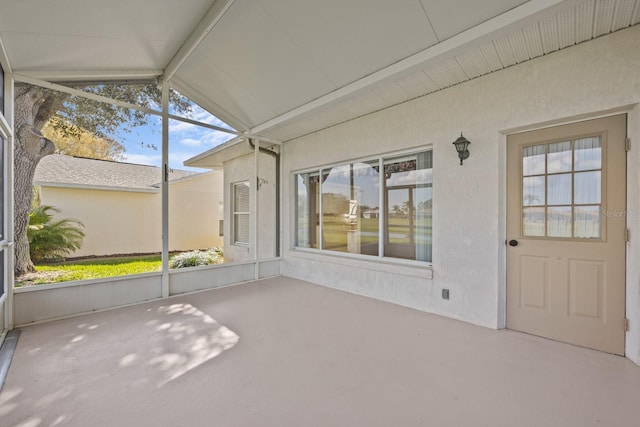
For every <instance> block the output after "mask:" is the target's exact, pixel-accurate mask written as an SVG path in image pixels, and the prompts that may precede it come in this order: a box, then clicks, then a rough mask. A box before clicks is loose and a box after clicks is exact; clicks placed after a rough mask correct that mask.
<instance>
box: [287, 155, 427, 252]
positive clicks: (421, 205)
mask: <svg viewBox="0 0 640 427" xmlns="http://www.w3.org/2000/svg"><path fill="white" fill-rule="evenodd" d="M381 170H382V171H383V173H380V171H381ZM431 170H432V155H431V151H423V152H419V153H413V154H409V155H402V156H394V157H384V158H378V159H374V160H367V161H360V162H353V163H348V164H342V165H336V166H327V167H325V168H322V169H319V170H314V171H309V172H305V173H299V174H296V177H295V182H296V191H295V194H296V204H295V206H296V230H295V234H296V246H297V247H301V248H314V249H323V250H330V251H338V252H347V253H353V254H363V255H371V256H377V257H391V258H403V259H411V260H417V261H426V262H431V253H432V244H431V235H432V234H431V199H432V195H431V187H432V178H431Z"/></svg>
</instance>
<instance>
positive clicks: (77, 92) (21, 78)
mask: <svg viewBox="0 0 640 427" xmlns="http://www.w3.org/2000/svg"><path fill="white" fill-rule="evenodd" d="M13 78H14V80H15V81H16V82H21V83H28V84H30V85H34V86H40V87H44V88H46V89H51V90H56V91H58V92H62V93H68V94H70V95H75V96H82V97H84V98H87V99H91V100H93V101H98V102H105V103H107V104H113V105H117V106H118V107H122V108H129V109H132V110H138V111H142V112H143V113H147V114H153V115H155V116H160V115H162V112H161V111H158V110H153V109H151V108H146V107H141V106H139V105H135V104H130V103H128V102H123V101H118V100H117V99H111V98H107V97H106V96H102V95H96V94H95V93H90V92H84V91H82V90H78V89H74V88H71V87H68V86H62V85H59V84H56V83H51V82H47V81H44V80H40V79H36V78H34V77H29V76H25V75H22V74H14V75H13Z"/></svg>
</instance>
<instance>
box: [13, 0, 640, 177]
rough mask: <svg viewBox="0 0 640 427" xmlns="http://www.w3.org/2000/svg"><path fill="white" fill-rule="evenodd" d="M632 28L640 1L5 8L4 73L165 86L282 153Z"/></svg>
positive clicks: (407, 0) (113, 3)
mask: <svg viewBox="0 0 640 427" xmlns="http://www.w3.org/2000/svg"><path fill="white" fill-rule="evenodd" d="M638 22H640V0H586V1H585V0H529V1H526V0H482V1H476V0H446V1H444V0H399V1H388V0H349V1H345V0H323V1H311V0H304V1H303V0H217V1H213V0H181V1H174V0H108V1H107V0H83V1H77V0H57V1H50V0H22V1H15V0H0V42H1V47H2V55H3V56H4V63H5V64H8V66H9V67H10V70H5V71H12V72H14V73H16V74H23V75H28V76H30V77H36V78H40V79H43V80H48V81H82V80H93V81H95V80H100V79H114V80H123V79H125V80H126V79H155V78H161V79H162V78H163V79H165V80H169V81H170V82H171V83H172V85H173V86H174V87H176V88H177V89H178V90H179V91H181V92H182V93H183V94H185V95H187V96H188V97H190V98H192V99H193V100H194V101H196V102H197V103H199V104H200V105H201V106H202V107H204V108H205V109H207V110H208V111H210V112H211V113H212V114H214V115H216V116H217V117H219V118H220V119H222V120H224V121H225V122H227V123H228V124H230V125H231V126H233V127H234V128H236V129H237V130H239V131H246V132H248V133H250V134H253V135H257V136H261V137H265V138H271V139H274V140H277V141H287V140H290V139H293V138H296V137H299V136H301V135H305V134H308V133H311V132H314V131H317V130H320V129H323V128H326V127H329V126H332V125H335V124H338V123H341V122H344V121H347V120H350V119H353V118H356V117H359V116H363V115H365V114H368V113H371V112H373V111H377V110H380V109H383V108H386V107H389V106H391V105H394V104H398V103H401V102H404V101H407V100H410V99H413V98H416V97H419V96H422V95H425V94H428V93H431V92H435V91H438V90H441V89H443V88H446V87H449V86H452V85H455V84H458V83H461V82H464V81H466V80H470V79H473V78H475V77H478V76H481V75H484V74H487V73H491V72H493V71H497V70H500V69H502V68H505V67H509V66H511V65H514V64H517V63H520V62H523V61H526V60H528V59H531V58H535V57H538V56H542V55H545V54H548V53H551V52H554V51H557V50H559V49H562V48H564V47H568V46H571V45H574V44H576V43H580V42H583V41H586V40H589V39H592V38H595V37H598V36H600V35H604V34H607V33H610V32H612V31H616V30H619V29H622V28H626V27H628V26H631V25H634V24H637V23H638ZM214 150H215V149H214ZM218 151H219V150H218ZM199 157H200V158H199V159H194V161H196V163H198V162H199V164H198V165H200V166H206V157H207V156H199ZM194 165H196V164H195V163H194Z"/></svg>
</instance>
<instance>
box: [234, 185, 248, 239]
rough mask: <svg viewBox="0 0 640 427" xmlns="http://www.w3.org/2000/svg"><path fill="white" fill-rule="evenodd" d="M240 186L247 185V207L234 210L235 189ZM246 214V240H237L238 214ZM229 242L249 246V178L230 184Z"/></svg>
mask: <svg viewBox="0 0 640 427" xmlns="http://www.w3.org/2000/svg"><path fill="white" fill-rule="evenodd" d="M240 186H246V187H247V207H248V208H249V209H248V210H247V211H238V210H236V190H237V188H239V187H240ZM240 215H242V216H246V217H247V224H248V230H247V241H246V242H245V241H242V240H238V236H237V234H238V233H237V231H236V224H237V223H238V219H237V218H238V216H240ZM230 219H231V224H230V225H231V227H230V230H229V231H230V234H231V244H232V245H234V246H245V247H246V246H249V245H250V243H251V184H250V181H249V180H245V181H238V182H234V183H232V184H231V218H230Z"/></svg>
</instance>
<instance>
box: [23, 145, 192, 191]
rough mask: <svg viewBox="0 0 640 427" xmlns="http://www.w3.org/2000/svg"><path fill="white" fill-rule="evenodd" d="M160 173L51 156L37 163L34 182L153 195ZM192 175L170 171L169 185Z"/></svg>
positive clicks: (133, 166) (141, 167) (154, 169)
mask: <svg viewBox="0 0 640 427" xmlns="http://www.w3.org/2000/svg"><path fill="white" fill-rule="evenodd" d="M161 170H162V169H161V168H159V167H156V166H146V165H136V164H132V163H121V162H113V161H108V160H95V159H86V158H82V157H72V156H66V155H63V154H52V155H50V156H46V157H44V158H43V159H42V160H41V161H40V163H39V164H38V166H37V167H36V172H35V176H34V179H33V182H34V184H35V185H44V186H55V187H76V188H96V189H112V190H125V191H153V192H155V191H158V189H159V188H160V182H161ZM194 175H199V173H198V172H191V171H184V170H176V169H171V170H170V172H169V182H171V181H177V180H181V179H183V178H187V177H190V176H194Z"/></svg>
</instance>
